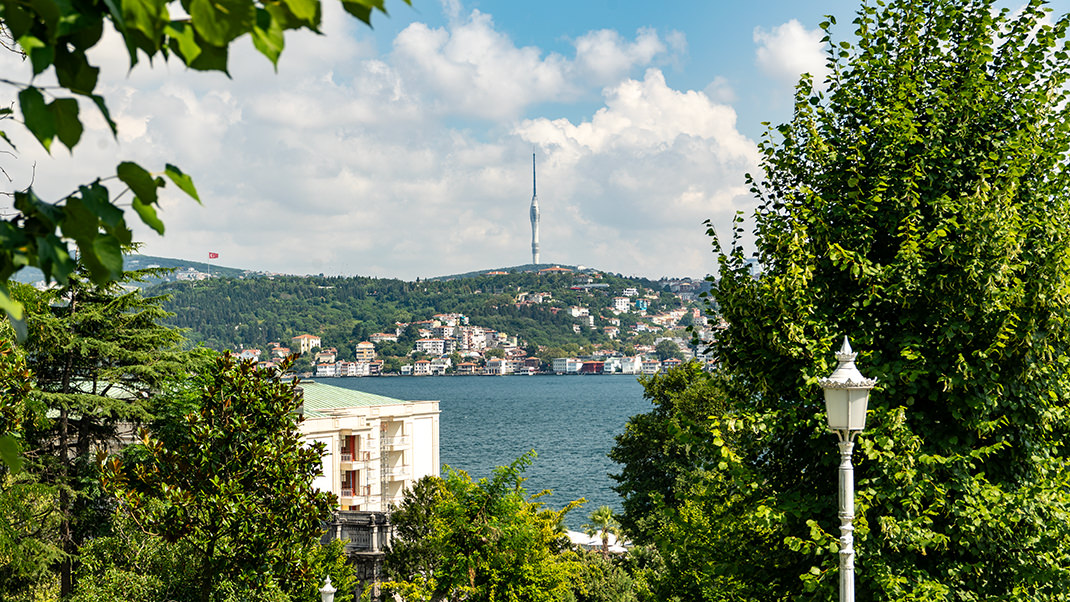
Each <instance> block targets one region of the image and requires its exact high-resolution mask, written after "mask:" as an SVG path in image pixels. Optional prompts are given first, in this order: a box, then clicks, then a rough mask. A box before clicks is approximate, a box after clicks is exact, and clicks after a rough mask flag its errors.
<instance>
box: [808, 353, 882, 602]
mask: <svg viewBox="0 0 1070 602" xmlns="http://www.w3.org/2000/svg"><path fill="white" fill-rule="evenodd" d="M857 356H858V354H857V353H854V352H852V351H851V343H849V342H848V341H847V337H846V336H845V337H843V347H842V348H840V351H839V353H837V354H836V359H837V360H839V362H840V363H839V365H838V366H836V370H835V371H834V372H833V373H832V375H831V376H829V377H828V378H823V379H821V380H819V381H817V382H818V384H819V385H821V388H822V389H824V390H825V409H826V410H827V412H828V421H829V428H830V429H832V430H833V431H836V436H837V437H839V440H840V441H839V447H840V513H839V514H840V602H854V599H855V549H854V525H853V524H852V523H853V522H854V518H855V471H854V466H853V465H852V464H851V453H852V452H853V451H854V445H855V443H854V438H855V435H857V434H858V431H861V430H862V429H864V428H865V427H866V406H867V404H868V403H869V390H870V389H872V388H873V387H874V386H875V385H876V384H877V379H875V378H866V377H864V376H862V373H860V372H859V371H858V368H857V367H855V357H857Z"/></svg>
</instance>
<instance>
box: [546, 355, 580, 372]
mask: <svg viewBox="0 0 1070 602" xmlns="http://www.w3.org/2000/svg"><path fill="white" fill-rule="evenodd" d="M552 366H553V371H554V372H556V373H557V374H579V372H580V368H581V367H583V361H582V360H580V359H577V358H574V357H555V358H554V361H553V364H552Z"/></svg>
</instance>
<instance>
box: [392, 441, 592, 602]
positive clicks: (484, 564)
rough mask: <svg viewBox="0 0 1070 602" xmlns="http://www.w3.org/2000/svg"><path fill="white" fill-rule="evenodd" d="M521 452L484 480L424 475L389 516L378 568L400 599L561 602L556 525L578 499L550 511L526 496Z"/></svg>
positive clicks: (562, 571)
mask: <svg viewBox="0 0 1070 602" xmlns="http://www.w3.org/2000/svg"><path fill="white" fill-rule="evenodd" d="M534 456H535V453H534V452H529V453H528V454H525V455H524V456H521V457H520V458H518V459H517V460H516V461H514V462H513V463H512V464H510V465H509V466H503V467H499V468H497V469H496V470H495V471H494V476H493V477H492V478H491V479H490V480H487V479H481V480H479V481H478V482H473V481H472V480H471V478H470V477H469V476H468V475H467V474H466V473H464V472H463V471H455V470H453V469H450V468H448V467H447V469H446V477H445V478H444V479H442V478H438V477H424V478H423V479H421V480H420V481H418V482H417V483H416V485H415V486H414V487H413V489H411V490H409V491H407V492H406V495H405V500H404V502H402V504H401V507H399V508H398V509H397V510H396V511H395V513H394V514H393V522H394V524H395V527H396V529H397V534H396V537H395V539H394V542H393V543H392V544H391V547H390V550H389V551H388V552H387V556H386V561H385V565H384V571H385V572H386V574H387V576H388V577H389V578H391V579H393V580H394V583H393V584H388V590H393V591H397V592H404V594H403V595H405V599H407V600H419V599H423V600H431V599H434V600H476V601H490V600H530V601H533V602H539V601H550V600H563V599H567V597H568V595H569V593H570V592H569V584H570V582H571V581H572V579H573V578H574V577H575V575H576V569H577V567H576V565H575V561H574V558H573V557H572V556H571V553H570V552H567V551H562V550H561V537H562V534H561V533H560V532H559V530H558V527H559V525H560V524H561V521H562V519H563V517H564V515H565V514H566V513H567V512H569V511H570V510H571V509H572V508H574V507H575V506H576V505H578V504H581V503H582V500H581V501H578V502H572V503H571V504H569V505H567V506H565V508H563V509H562V510H560V511H553V510H550V509H547V508H545V507H543V506H542V504H540V503H538V502H536V501H534V500H533V499H529V498H528V496H527V493H526V492H525V491H524V489H523V488H522V487H521V485H520V484H521V482H522V481H523V478H522V476H521V475H522V474H523V471H524V468H526V467H527V466H528V465H529V464H530V463H531V461H532V458H534Z"/></svg>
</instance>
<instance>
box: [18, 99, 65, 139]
mask: <svg viewBox="0 0 1070 602" xmlns="http://www.w3.org/2000/svg"><path fill="white" fill-rule="evenodd" d="M19 108H20V109H21V110H22V120H23V122H24V123H25V124H26V128H27V129H29V130H30V132H31V133H32V134H33V135H34V137H35V138H37V141H38V142H40V143H41V146H43V147H45V150H48V151H50V152H51V146H52V139H53V138H55V137H56V122H55V118H54V117H53V114H52V111H50V110H49V109H48V105H46V104H45V97H44V96H42V95H41V91H40V90H38V89H37V88H34V87H32V86H31V87H29V88H25V89H23V90H22V91H21V92H19Z"/></svg>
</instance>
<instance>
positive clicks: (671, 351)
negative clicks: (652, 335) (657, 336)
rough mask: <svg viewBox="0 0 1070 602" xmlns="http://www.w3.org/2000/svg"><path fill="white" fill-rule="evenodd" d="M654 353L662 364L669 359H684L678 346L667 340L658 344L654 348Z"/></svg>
mask: <svg viewBox="0 0 1070 602" xmlns="http://www.w3.org/2000/svg"><path fill="white" fill-rule="evenodd" d="M654 353H656V354H657V355H658V359H659V360H661V361H663V362H664V361H665V360H667V359H669V358H675V359H678V360H682V359H684V354H683V352H682V351H680V346H679V345H677V344H676V343H674V342H672V341H670V340H668V339H666V340H664V341H661V342H660V343H658V344H657V345H656V346H655V347H654Z"/></svg>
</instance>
